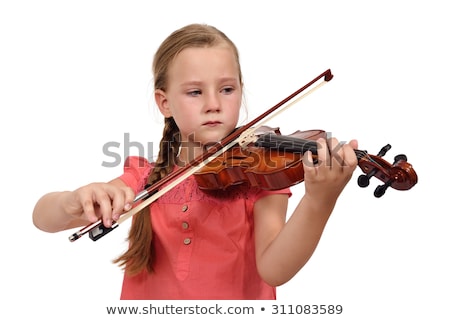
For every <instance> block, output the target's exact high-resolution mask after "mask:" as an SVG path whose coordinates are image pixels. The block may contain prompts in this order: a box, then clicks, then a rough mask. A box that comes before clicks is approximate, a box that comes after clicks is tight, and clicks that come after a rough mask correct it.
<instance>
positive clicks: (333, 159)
mask: <svg viewBox="0 0 450 320" xmlns="http://www.w3.org/2000/svg"><path fill="white" fill-rule="evenodd" d="M328 145H329V148H330V164H331V167H332V168H333V167H334V168H341V167H342V166H343V165H344V149H343V145H344V144H343V143H340V142H339V141H338V140H337V139H336V138H330V139H328Z"/></svg>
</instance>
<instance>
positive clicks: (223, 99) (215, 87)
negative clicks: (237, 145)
mask: <svg viewBox="0 0 450 320" xmlns="http://www.w3.org/2000/svg"><path fill="white" fill-rule="evenodd" d="M167 84H168V85H167V89H166V91H162V90H156V92H155V98H156V101H157V104H158V106H159V108H160V110H161V112H162V114H163V115H164V116H165V117H171V116H172V117H173V118H174V120H175V122H176V123H177V125H178V128H179V129H180V132H181V137H182V139H183V142H185V143H186V142H187V145H186V144H184V145H183V147H184V146H194V147H197V148H196V149H199V150H198V151H194V154H191V156H192V155H193V156H196V155H198V154H199V153H201V152H202V148H200V147H199V146H204V145H206V144H211V143H214V142H218V141H220V140H221V139H223V138H224V137H225V136H227V135H228V134H229V133H230V132H231V131H232V130H233V129H234V128H235V127H236V125H237V122H238V119H239V110H240V107H241V99H242V87H241V82H240V79H239V70H238V64H237V62H236V60H235V56H234V54H233V51H232V50H231V48H230V47H228V46H226V45H220V46H215V47H208V48H187V49H184V50H183V51H181V52H180V53H179V54H178V56H177V57H176V58H175V59H174V60H173V61H172V63H171V65H170V67H169V70H168V81H167ZM191 149H192V148H191ZM181 152H183V149H182V151H181ZM191 152H192V150H191Z"/></svg>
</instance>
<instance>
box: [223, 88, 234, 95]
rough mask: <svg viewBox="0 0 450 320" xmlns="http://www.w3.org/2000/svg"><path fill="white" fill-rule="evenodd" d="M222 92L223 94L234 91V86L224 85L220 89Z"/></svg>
mask: <svg viewBox="0 0 450 320" xmlns="http://www.w3.org/2000/svg"><path fill="white" fill-rule="evenodd" d="M222 92H223V93H225V94H231V93H233V92H234V88H233V87H226V88H223V89H222Z"/></svg>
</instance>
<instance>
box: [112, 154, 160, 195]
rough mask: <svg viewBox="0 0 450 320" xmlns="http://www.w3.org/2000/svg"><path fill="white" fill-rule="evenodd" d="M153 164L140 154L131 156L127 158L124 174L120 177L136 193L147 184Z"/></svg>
mask: <svg viewBox="0 0 450 320" xmlns="http://www.w3.org/2000/svg"><path fill="white" fill-rule="evenodd" d="M152 167H153V166H152V165H151V164H150V163H149V162H148V161H147V159H145V158H143V157H138V156H130V157H128V158H127V159H126V160H125V164H124V166H123V174H122V175H121V176H120V177H119V178H120V179H121V180H122V181H123V182H124V183H125V184H126V185H127V186H129V187H130V188H131V189H133V191H134V193H138V192H140V191H142V190H143V189H144V187H145V185H146V184H147V179H148V175H149V174H150V171H151V169H152Z"/></svg>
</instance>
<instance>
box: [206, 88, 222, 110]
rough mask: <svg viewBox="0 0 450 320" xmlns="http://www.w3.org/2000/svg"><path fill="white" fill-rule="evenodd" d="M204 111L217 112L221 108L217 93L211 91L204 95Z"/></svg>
mask: <svg viewBox="0 0 450 320" xmlns="http://www.w3.org/2000/svg"><path fill="white" fill-rule="evenodd" d="M204 108H205V112H219V111H220V109H221V106H220V99H219V97H218V95H217V94H215V93H211V94H208V95H207V96H206V100H205V106H204Z"/></svg>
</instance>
